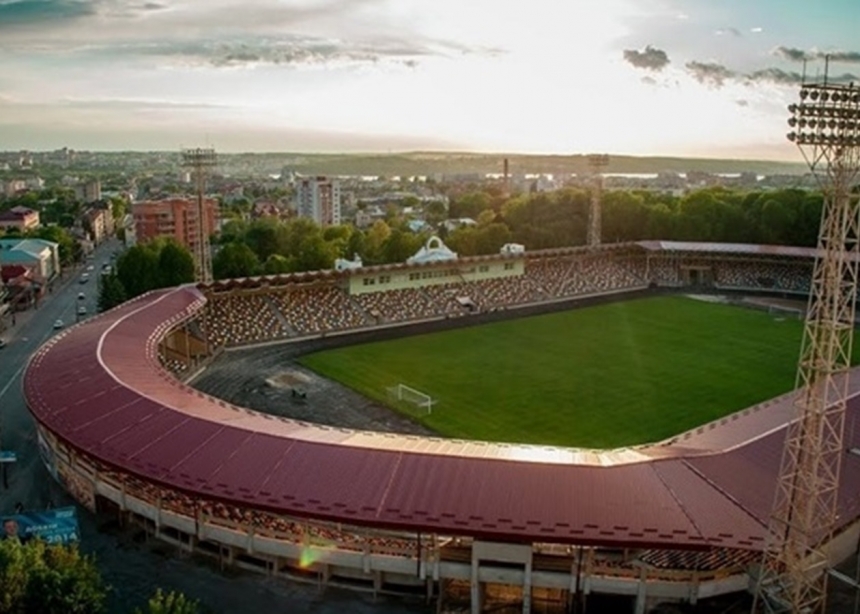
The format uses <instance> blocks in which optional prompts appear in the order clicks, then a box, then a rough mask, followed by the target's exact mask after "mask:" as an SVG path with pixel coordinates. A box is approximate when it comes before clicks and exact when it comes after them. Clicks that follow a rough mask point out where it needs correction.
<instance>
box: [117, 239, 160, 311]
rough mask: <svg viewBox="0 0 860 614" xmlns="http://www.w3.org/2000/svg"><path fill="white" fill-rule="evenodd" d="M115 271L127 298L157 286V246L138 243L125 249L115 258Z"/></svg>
mask: <svg viewBox="0 0 860 614" xmlns="http://www.w3.org/2000/svg"><path fill="white" fill-rule="evenodd" d="M116 273H117V277H119V281H120V283H122V287H123V288H125V291H126V295H127V296H128V298H134V297H136V296H140V295H141V294H143V293H144V292H147V291H149V290H153V289H155V288H157V287H158V283H159V274H158V247H157V245H153V244H149V245H146V244H139V245H134V246H132V247H130V248H129V249H127V250H126V251H125V252H123V254H122V255H121V256H120V257H119V258H118V259H117V263H116Z"/></svg>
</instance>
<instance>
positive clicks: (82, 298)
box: [78, 292, 87, 301]
mask: <svg viewBox="0 0 860 614" xmlns="http://www.w3.org/2000/svg"><path fill="white" fill-rule="evenodd" d="M86 298H87V295H86V294H84V293H83V292H78V300H79V301H83V300H86Z"/></svg>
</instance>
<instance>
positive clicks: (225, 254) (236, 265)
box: [212, 242, 260, 279]
mask: <svg viewBox="0 0 860 614" xmlns="http://www.w3.org/2000/svg"><path fill="white" fill-rule="evenodd" d="M259 269H260V261H259V259H258V258H257V255H256V254H255V253H254V251H253V250H252V249H251V248H250V247H248V246H247V245H245V244H244V243H235V242H234V243H228V244H227V245H225V246H223V247H222V248H221V249H220V250H219V251H218V253H217V254H216V255H215V258H213V259H212V275H213V277H214V278H215V279H231V278H234V277H251V276H252V275H256V274H257V273H258V271H259Z"/></svg>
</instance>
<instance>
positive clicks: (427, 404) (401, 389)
mask: <svg viewBox="0 0 860 614" xmlns="http://www.w3.org/2000/svg"><path fill="white" fill-rule="evenodd" d="M388 394H390V395H391V396H392V397H394V398H395V399H397V400H398V401H405V402H407V403H412V404H413V405H416V406H417V407H420V408H423V409H425V410H427V413H428V414H429V413H430V412H432V411H433V405H434V404H435V403H436V399H433V398H431V397H430V395H429V394H424V393H423V392H421V391H420V390H415V388H410V387H409V386H407V385H406V384H397V385H396V386H392V387H391V388H389V389H388Z"/></svg>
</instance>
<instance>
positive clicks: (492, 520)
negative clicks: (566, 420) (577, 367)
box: [24, 240, 860, 613]
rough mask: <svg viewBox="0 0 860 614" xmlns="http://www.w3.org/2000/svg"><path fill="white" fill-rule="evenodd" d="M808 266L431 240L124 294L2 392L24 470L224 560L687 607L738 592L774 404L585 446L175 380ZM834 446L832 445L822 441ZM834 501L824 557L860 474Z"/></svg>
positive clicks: (764, 517) (665, 246)
mask: <svg viewBox="0 0 860 614" xmlns="http://www.w3.org/2000/svg"><path fill="white" fill-rule="evenodd" d="M815 256H816V251H815V250H813V249H805V248H793V247H776V246H755V245H735V244H731V245H729V244H707V243H673V242H660V241H644V242H638V243H631V244H616V245H605V246H602V247H599V248H568V249H555V250H544V251H535V252H525V251H519V250H505V251H503V253H500V254H498V255H493V256H481V257H473V258H457V257H456V255H454V254H452V253H450V252H449V251H448V250H447V248H445V246H444V245H443V244H442V243H441V242H440V241H438V240H435V241H433V240H431V241H430V242H428V244H427V245H426V246H425V247H424V248H423V249H422V250H421V251H420V252H419V253H418V254H416V256H415V257H414V258H412V259H410V261H408V262H407V263H403V264H398V265H387V266H378V267H356V268H352V267H346V268H344V269H343V270H332V271H320V272H310V273H302V274H292V275H284V276H274V277H259V278H249V279H233V280H223V281H218V282H214V283H211V284H206V285H197V286H182V287H178V288H172V289H166V290H160V291H155V292H151V293H149V294H146V295H144V296H141V297H138V298H136V299H134V300H132V301H129V302H127V303H125V304H123V305H121V306H119V307H117V308H115V309H113V310H111V311H108V312H106V313H103V314H101V315H99V316H98V317H95V318H92V319H90V320H87V321H86V322H83V323H81V324H79V325H76V326H74V327H70V328H69V329H67V330H65V331H63V332H62V333H60V334H58V335H56V336H55V337H53V338H52V339H51V340H50V341H49V342H47V343H46V344H45V345H44V346H43V347H42V348H41V349H40V350H39V351H38V352H37V353H36V354H35V355H34V356H33V357H32V359H31V362H30V364H29V365H28V367H27V369H26V373H25V378H24V391H25V397H26V400H27V404H28V407H29V409H30V411H31V413H32V414H33V416H34V418H35V420H36V422H37V434H38V442H39V448H40V452H41V453H42V457H43V461H44V462H45V464H46V466H47V467H48V469H49V471H50V472H51V474H52V475H53V476H54V477H55V478H56V479H57V480H59V481H60V482H61V483H62V484H63V485H64V487H65V488H66V489H67V490H68V491H69V492H70V493H71V494H72V495H73V496H74V497H75V499H76V500H77V501H78V502H79V503H80V504H81V505H82V506H84V507H86V508H87V509H88V510H90V511H92V512H99V513H105V514H112V515H115V516H116V517H117V518H119V519H121V521H122V522H124V523H129V524H134V525H138V526H140V527H143V528H144V529H145V530H146V531H147V533H149V534H151V535H153V536H155V537H157V538H159V539H162V540H165V541H167V542H170V543H172V544H175V545H176V546H178V547H179V548H181V549H183V550H186V551H188V552H197V553H201V554H204V555H207V556H210V557H212V558H213V559H215V560H217V561H218V562H219V563H220V564H222V565H225V566H226V565H233V566H239V567H242V568H247V569H253V570H256V571H259V572H262V573H265V574H269V575H272V576H283V577H289V578H304V579H308V580H312V581H316V582H319V583H320V584H321V585H326V584H329V583H332V584H339V585H346V586H354V587H356V588H360V589H365V590H372V591H375V592H382V591H400V592H411V593H420V594H422V595H426V597H427V599H428V601H430V600H438V601H437V603H438V608H439V610H440V611H453V610H457V609H465V610H466V611H468V610H471V611H473V612H480V611H484V610H485V609H487V608H490V607H493V608H495V609H500V611H501V609H502V608H508V610H506V611H522V612H531V611H548V612H549V611H559V612H563V611H570V610H571V609H573V608H574V607H576V608H578V610H579V611H587V610H588V605H589V603H592V600H593V599H594V598H596V597H598V596H619V597H622V598H624V599H625V600H627V601H629V603H630V606H629V607H630V611H635V612H637V613H640V612H646V611H650V610H652V609H653V608H654V607H655V606H657V605H658V604H661V603H664V602H670V603H690V604H697V603H700V602H703V601H706V600H708V599H710V598H715V597H719V596H721V595H732V594H736V593H742V592H744V591H746V590H747V589H748V588H749V585H750V578H751V575H752V574H754V571H755V566H756V564H757V563H758V561H759V559H760V555H761V552H762V549H763V548H764V542H765V536H766V533H767V523H768V516H769V513H770V510H771V506H772V503H773V497H774V489H775V484H776V477H777V474H778V471H779V464H780V456H781V453H782V448H783V442H784V435H785V427H786V425H787V424H788V423H789V421H790V420H791V418H792V416H793V409H794V408H793V404H792V395H790V394H786V395H783V396H780V397H777V398H774V399H771V400H768V401H765V402H763V403H760V404H758V405H755V406H753V407H749V408H747V409H744V410H742V411H739V412H736V413H733V414H731V415H730V416H727V417H725V418H722V419H720V420H718V421H716V422H711V423H708V424H704V425H701V426H698V427H696V428H694V429H693V430H690V431H687V432H685V433H681V434H678V435H675V436H673V437H671V438H669V439H666V440H663V441H659V442H654V443H649V444H645V445H639V446H633V447H625V448H620V449H611V450H595V449H584V448H583V449H579V448H565V447H554V446H539V445H528V444H515V443H492V442H484V441H467V440H453V439H444V438H440V437H432V436H426V435H415V434H403V433H392V432H380V431H368V430H357V429H354V428H346V427H344V426H342V425H326V424H319V423H314V422H309V421H303V420H297V419H293V418H288V417H281V416H274V415H271V414H266V413H262V412H259V411H254V410H252V409H248V408H246V407H243V406H241V404H239V403H235V404H234V403H231V402H228V401H225V400H224V399H222V398H218V397H216V396H213V395H212V394H208V393H206V392H203V391H202V390H200V389H198V387H193V386H192V385H191V383H192V382H194V381H196V380H197V379H198V378H201V377H202V376H205V373H206V370H207V368H208V367H209V366H210V365H211V364H212V362H213V360H215V359H216V358H217V357H219V356H222V355H224V353H225V351H226V352H228V353H229V352H231V351H233V350H236V349H239V348H251V350H247V351H252V350H254V348H263V347H265V348H269V347H275V346H284V345H295V346H296V347H299V346H301V344H311V345H310V346H308V347H312V346H313V344H320V343H322V342H324V343H325V345H327V346H330V347H335V346H337V345H339V344H354V343H356V342H358V341H361V340H366V339H373V338H375V337H379V336H384V337H386V338H390V337H397V336H399V335H406V334H412V333H413V332H414V331H415V330H421V331H433V330H445V329H450V328H456V327H464V326H471V325H474V324H477V323H483V322H486V321H494V320H500V319H509V318H515V317H519V316H522V315H526V314H535V313H544V312H549V311H559V310H565V309H571V308H573V307H575V306H577V305H581V304H585V303H588V302H595V301H597V302H607V301H613V300H626V299H628V298H630V297H634V296H647V295H651V294H657V293H690V292H694V291H695V292H712V293H728V294H737V295H756V296H773V297H781V298H785V297H791V296H794V297H795V298H799V299H801V300H802V299H804V298H805V297H806V295H807V294H808V292H809V281H810V277H811V271H812V265H813V261H814V258H815ZM726 385H727V386H729V385H731V383H730V382H728V383H726ZM195 386H196V384H195ZM858 386H860V384H855V388H853V389H852V391H851V393H852V396H851V399H850V401H849V404H848V421H849V423H851V424H853V420H854V418H855V416H856V414H857V411H858V408H860V403H858V397H857V391H858V388H857V387H858ZM299 394H302V393H301V391H299ZM309 402H312V400H311V401H309ZM858 439H860V438H858V437H856V435H855V433H854V429H853V428H852V429H850V430H849V432H848V433H847V434H846V447H847V448H848V449H852V448H854V447H855V446H857V445H858ZM841 484H842V488H841V489H840V491H839V492H840V496H839V501H838V530H837V532H836V534H835V537H834V538H833V540H832V541H831V542H830V543H829V544H828V545H827V552H828V554H829V556H830V558H831V560H832V561H839V560H842V559H844V558H845V557H847V556H848V555H849V554H850V553H852V552H853V551H854V550H855V547H856V544H857V540H858V536H860V523H858V519H860V497H858V496H857V493H858V492H860V491H858V489H857V486H858V485H860V463H857V462H852V461H850V460H849V461H846V462H845V463H843V469H842V474H841ZM618 611H623V610H618Z"/></svg>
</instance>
